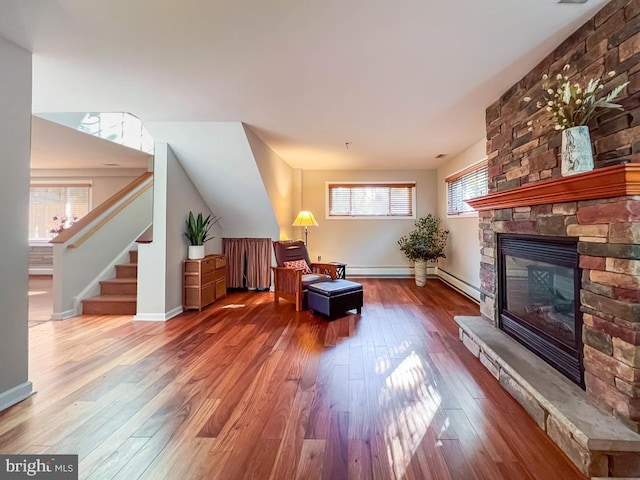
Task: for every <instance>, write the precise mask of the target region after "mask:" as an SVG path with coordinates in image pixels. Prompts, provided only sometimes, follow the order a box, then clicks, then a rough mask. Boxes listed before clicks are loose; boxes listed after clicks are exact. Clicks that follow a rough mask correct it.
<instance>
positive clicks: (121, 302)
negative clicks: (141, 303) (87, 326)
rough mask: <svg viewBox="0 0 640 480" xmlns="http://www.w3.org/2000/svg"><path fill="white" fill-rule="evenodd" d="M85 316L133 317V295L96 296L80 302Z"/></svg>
mask: <svg viewBox="0 0 640 480" xmlns="http://www.w3.org/2000/svg"><path fill="white" fill-rule="evenodd" d="M82 313H83V314H85V315H135V314H136V296H135V295H98V296H97V297H90V298H85V299H84V300H83V301H82Z"/></svg>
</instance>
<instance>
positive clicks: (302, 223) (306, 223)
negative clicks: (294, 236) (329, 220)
mask: <svg viewBox="0 0 640 480" xmlns="http://www.w3.org/2000/svg"><path fill="white" fill-rule="evenodd" d="M292 225H293V226H294V227H317V226H318V222H316V217H314V216H313V213H311V212H310V211H309V210H301V211H300V213H299V214H298V216H297V217H296V219H295V220H294V221H293V224H292Z"/></svg>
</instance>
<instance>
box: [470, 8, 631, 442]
mask: <svg viewBox="0 0 640 480" xmlns="http://www.w3.org/2000/svg"><path fill="white" fill-rule="evenodd" d="M565 64H569V65H571V68H570V70H569V71H568V75H569V76H571V77H573V78H574V79H576V80H582V81H584V79H587V80H588V79H590V78H595V77H600V76H601V75H603V74H604V73H605V72H609V71H611V70H615V71H616V72H617V76H616V77H614V78H613V80H611V81H610V82H609V83H608V84H607V85H606V88H605V91H607V90H608V89H611V88H613V86H615V85H619V84H620V83H621V82H625V81H627V80H628V81H630V84H629V86H628V87H627V88H626V89H625V91H624V92H623V94H622V95H621V97H620V99H619V103H621V104H622V105H623V106H624V111H622V112H619V111H608V112H605V113H603V114H601V115H600V116H598V117H597V118H595V119H594V120H593V121H592V122H591V123H590V124H589V127H590V132H591V137H592V144H593V147H594V155H595V159H596V168H597V167H598V166H601V165H602V163H603V162H605V161H607V160H610V159H615V158H620V157H624V158H631V159H632V160H633V161H640V0H613V1H611V2H610V3H608V4H607V5H606V6H605V7H604V8H603V9H602V10H600V12H598V13H597V14H596V15H595V16H594V17H593V18H592V19H590V20H589V21H588V22H587V23H586V24H584V25H583V26H582V27H580V28H579V29H578V30H577V31H576V32H575V33H573V34H572V35H571V36H570V37H569V38H568V39H567V40H566V41H565V42H564V43H562V44H561V45H560V46H559V47H558V48H557V49H556V50H555V51H554V52H552V53H551V54H550V55H549V56H547V58H545V59H544V60H543V61H542V62H541V63H540V64H539V65H538V66H536V67H535V68H534V69H533V70H532V71H531V72H530V73H529V74H527V75H526V76H525V77H524V78H523V79H522V80H521V81H519V82H518V83H517V84H516V85H514V86H513V87H512V88H510V89H509V90H508V91H507V92H506V93H505V94H504V95H503V96H502V97H501V98H500V99H499V100H497V101H496V102H495V103H494V104H493V105H491V106H490V107H489V108H488V109H487V112H486V124H487V154H488V158H489V190H490V192H496V191H502V190H508V189H513V188H518V187H520V186H522V185H525V184H528V183H532V182H539V181H543V180H546V179H551V178H557V177H560V176H561V174H560V164H559V147H560V142H561V140H560V133H559V132H557V131H553V130H550V129H549V128H546V129H545V128H543V127H542V126H540V125H541V124H539V123H535V121H536V120H537V119H539V118H540V116H541V115H542V114H544V113H545V112H541V111H539V110H538V108H537V107H536V105H535V104H536V100H537V99H539V98H540V95H541V93H542V89H541V84H542V80H541V76H542V74H543V73H547V74H549V75H555V74H556V73H558V72H560V71H561V70H562V68H563V66H564V65H565ZM525 96H530V97H532V101H531V102H530V103H525V102H524V101H523V98H524V97H525ZM530 120H533V121H534V129H533V131H529V129H528V127H527V122H529V121H530ZM499 233H524V234H537V235H553V236H573V237H579V241H578V252H579V254H580V266H581V268H582V269H583V271H582V274H583V276H582V290H581V293H580V300H581V305H582V306H581V310H582V312H583V321H584V330H583V341H584V344H585V347H584V366H585V382H586V387H587V392H588V393H589V394H590V395H592V397H593V398H594V399H595V400H596V401H598V402H599V403H600V404H602V405H606V406H607V408H608V409H610V410H611V411H613V412H614V413H616V414H617V415H618V416H620V417H621V418H622V419H623V420H624V421H625V422H626V423H627V424H628V425H629V426H630V427H632V428H634V429H636V430H637V429H638V426H639V425H640V197H622V198H608V199H601V200H590V201H583V202H573V203H560V204H548V205H539V206H533V207H522V208H513V209H511V208H510V209H502V210H493V211H488V212H480V240H481V248H482V252H481V253H482V257H481V265H480V279H481V288H482V296H481V312H482V316H483V317H484V318H486V319H488V320H489V321H491V322H493V323H494V324H495V323H496V322H497V305H496V301H495V299H496V287H497V284H496V282H497V270H496V261H495V259H496V255H497V253H496V245H497V234H499Z"/></svg>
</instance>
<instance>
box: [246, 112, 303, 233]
mask: <svg viewBox="0 0 640 480" xmlns="http://www.w3.org/2000/svg"><path fill="white" fill-rule="evenodd" d="M243 126H244V130H245V132H246V134H247V140H248V141H249V146H250V147H251V151H252V152H253V156H254V158H255V161H256V165H257V166H258V170H259V171H260V176H261V177H262V181H263V183H264V186H265V188H266V190H267V195H269V200H270V201H271V207H272V208H273V213H274V214H275V216H276V219H277V221H278V226H279V227H280V237H279V238H280V240H288V239H290V238H291V235H292V234H293V231H292V229H293V227H292V226H291V224H292V223H293V219H294V218H295V215H296V214H297V213H298V212H294V210H293V207H294V192H293V188H294V170H293V168H291V167H290V166H289V164H287V163H286V162H285V161H284V160H283V159H282V158H280V157H279V156H278V155H277V154H276V153H275V152H274V151H273V150H271V148H269V146H268V145H267V144H266V143H264V142H263V141H262V140H261V139H260V138H259V137H258V136H257V135H256V134H255V133H253V131H251V129H250V128H248V127H247V126H246V125H243Z"/></svg>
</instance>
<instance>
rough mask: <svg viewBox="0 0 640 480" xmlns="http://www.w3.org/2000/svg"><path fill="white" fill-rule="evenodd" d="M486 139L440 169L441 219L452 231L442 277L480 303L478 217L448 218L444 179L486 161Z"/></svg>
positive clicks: (440, 268)
mask: <svg viewBox="0 0 640 480" xmlns="http://www.w3.org/2000/svg"><path fill="white" fill-rule="evenodd" d="M486 156H487V155H486V140H485V139H484V138H483V139H481V140H479V141H478V142H476V143H474V144H473V145H471V146H470V147H469V148H467V149H466V150H465V151H463V152H462V153H460V154H459V155H457V156H455V157H453V158H451V159H450V160H448V161H447V162H445V163H444V164H443V165H441V166H440V168H438V215H439V216H440V218H441V219H442V220H443V225H444V226H445V227H446V229H447V230H449V240H448V242H447V248H446V250H445V254H446V255H447V258H443V259H440V260H439V261H438V274H439V275H440V276H441V277H443V279H445V280H446V281H448V282H450V283H452V284H453V285H455V286H456V287H457V288H459V289H461V290H462V291H464V292H465V293H467V294H468V295H470V296H472V297H473V298H475V299H476V300H479V299H480V242H479V239H478V217H477V216H476V215H474V216H452V217H449V218H447V188H446V184H445V181H444V179H445V178H446V177H447V176H449V175H451V174H453V173H456V172H459V171H460V170H463V169H464V168H466V167H468V166H470V165H473V164H474V163H477V162H479V161H481V160H482V159H484V158H485V157H486Z"/></svg>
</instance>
